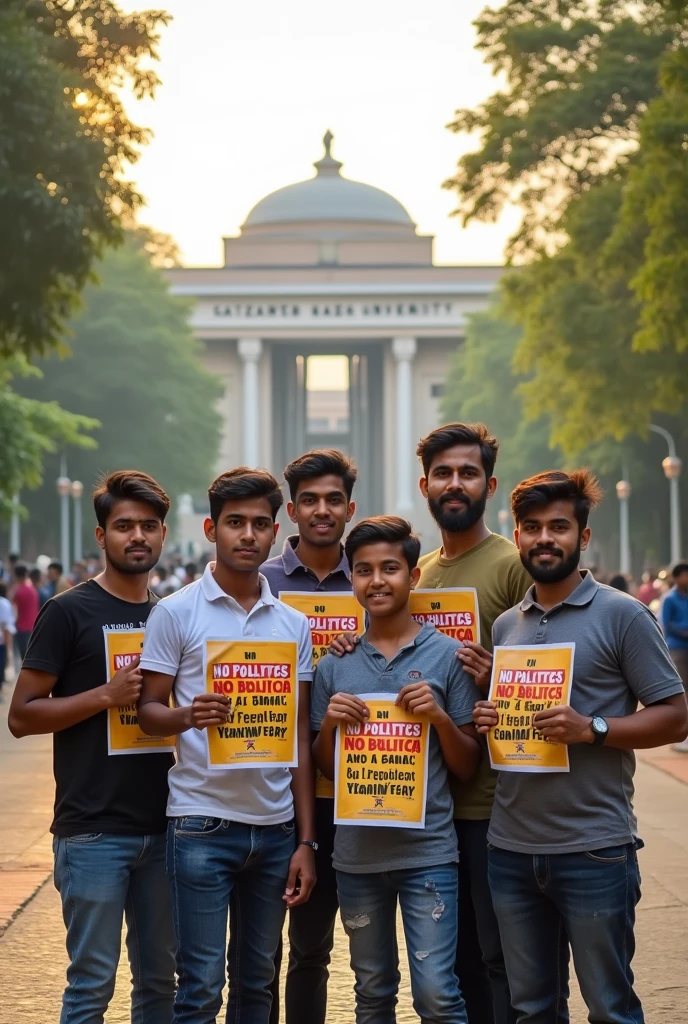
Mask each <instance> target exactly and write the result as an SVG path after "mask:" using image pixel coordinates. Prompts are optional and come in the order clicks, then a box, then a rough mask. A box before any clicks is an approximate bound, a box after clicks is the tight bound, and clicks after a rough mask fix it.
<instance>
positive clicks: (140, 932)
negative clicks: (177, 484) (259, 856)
mask: <svg viewBox="0 0 688 1024" xmlns="http://www.w3.org/2000/svg"><path fill="white" fill-rule="evenodd" d="M93 503H94V507H95V513H96V518H97V520H98V527H97V529H96V539H97V541H98V544H99V545H100V547H101V548H102V549H103V551H104V552H105V563H106V567H105V570H104V572H102V573H101V574H100V575H99V576H96V577H95V579H92V580H89V581H88V582H87V583H82V584H80V585H78V586H76V587H74V588H73V589H72V590H69V591H67V592H66V593H64V594H59V595H58V596H56V597H54V598H52V599H51V600H50V601H48V602H47V604H45V605H44V606H43V608H42V610H41V613H40V615H39V618H38V620H37V622H36V625H35V628H34V631H33V633H32V635H31V640H30V642H29V646H28V650H27V653H26V657H25V659H24V663H23V666H22V670H21V672H20V674H19V679H18V681H17V685H16V689H15V692H14V696H13V698H12V705H11V707H10V712H9V727H10V730H11V732H12V733H13V735H14V736H17V737H21V736H28V735H33V734H39V733H54V740H53V749H54V755H53V762H54V773H55V783H56V795H55V816H54V819H53V823H52V826H51V831H52V832H53V834H54V840H53V850H54V854H55V886H56V888H57V889H58V891H59V893H60V896H61V898H62V911H63V916H64V921H65V925H66V927H67V952H68V954H69V959H70V965H69V967H68V969H67V987H66V990H65V993H64V998H63V1006H62V1016H61V1018H60V1019H61V1024H67V1022H69V1024H98V1022H102V1021H103V1017H104V1014H105V1012H106V1010H107V1007H108V1004H109V1002H110V999H111V998H112V994H113V992H114V988H115V976H116V971H117V964H118V961H119V956H120V947H121V934H122V919H123V917H126V922H127V948H128V951H129V961H130V964H131V970H132V975H133V991H132V1020H135V1021H142V1022H145V1024H170V1021H171V1019H172V1005H173V1002H174V990H175V983H174V966H175V965H174V949H175V942H174V930H173V923H172V914H171V906H170V898H169V890H168V885H167V880H166V877H165V831H166V826H167V819H166V802H167V772H168V770H169V768H170V767H171V766H172V763H173V756H172V753H171V748H172V746H173V744H172V743H171V741H169V740H167V739H164V738H161V737H149V736H145V735H144V734H143V733H142V732H141V730H140V729H139V727H138V719H137V717H136V702H137V700H138V698H139V694H140V692H141V679H142V676H141V672H140V670H139V667H138V665H139V658H140V650H141V643H142V639H143V630H144V628H145V625H146V620H147V619H148V615H149V613H150V610H151V608H152V607H153V605H154V604H155V601H156V598H155V597H154V596H153V595H152V594H151V593H150V592H149V590H148V574H149V572H150V570H151V569H152V568H153V566H154V565H155V563H156V562H157V561H158V559H159V557H160V552H161V550H162V545H163V541H164V539H165V526H164V520H165V516H166V515H167V512H168V510H169V506H170V501H169V498H168V497H167V495H166V494H165V492H164V491H163V489H162V488H161V487H160V486H159V484H157V483H156V482H155V480H153V479H151V477H149V476H146V475H145V474H144V473H137V472H133V471H131V472H128V471H124V472H119V473H113V474H111V475H110V476H109V477H108V478H107V479H106V480H105V481H104V482H103V484H102V485H101V486H100V487H99V488H98V490H97V491H96V492H95V494H94V499H93ZM144 755H145V756H144Z"/></svg>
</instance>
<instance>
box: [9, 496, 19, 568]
mask: <svg viewBox="0 0 688 1024" xmlns="http://www.w3.org/2000/svg"><path fill="white" fill-rule="evenodd" d="M19 505H20V501H19V495H18V494H15V495H14V496H13V498H12V518H11V520H10V554H11V555H20V554H21V519H20V518H19Z"/></svg>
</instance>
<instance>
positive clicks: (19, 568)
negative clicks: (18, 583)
mask: <svg viewBox="0 0 688 1024" xmlns="http://www.w3.org/2000/svg"><path fill="white" fill-rule="evenodd" d="M28 575H29V570H28V568H27V566H25V565H24V564H23V563H22V562H18V563H17V564H16V565H15V567H14V578H15V579H16V580H25V579H26V577H27V576H28Z"/></svg>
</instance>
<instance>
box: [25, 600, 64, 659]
mask: <svg viewBox="0 0 688 1024" xmlns="http://www.w3.org/2000/svg"><path fill="white" fill-rule="evenodd" d="M73 647H74V623H73V620H72V618H71V616H69V615H67V614H66V612H65V611H64V609H63V608H62V607H61V606H60V602H59V601H56V600H55V599H54V598H53V599H52V600H51V601H47V602H46V604H44V605H43V607H42V608H41V610H40V612H39V614H38V618H37V619H36V623H35V625H34V627H33V632H32V633H31V639H30V640H29V646H28V647H27V650H26V656H25V658H24V661H23V662H22V668H32V669H35V670H36V671H38V672H48V673H49V674H50V675H53V676H61V675H62V673H63V672H64V670H65V669H66V668H67V665H68V664H69V662H70V660H71V657H72V650H73Z"/></svg>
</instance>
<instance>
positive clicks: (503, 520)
mask: <svg viewBox="0 0 688 1024" xmlns="http://www.w3.org/2000/svg"><path fill="white" fill-rule="evenodd" d="M497 519H498V520H499V532H500V533H501V535H502V537H508V536H509V510H508V509H506V508H500V510H499V512H498V513H497Z"/></svg>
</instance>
